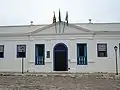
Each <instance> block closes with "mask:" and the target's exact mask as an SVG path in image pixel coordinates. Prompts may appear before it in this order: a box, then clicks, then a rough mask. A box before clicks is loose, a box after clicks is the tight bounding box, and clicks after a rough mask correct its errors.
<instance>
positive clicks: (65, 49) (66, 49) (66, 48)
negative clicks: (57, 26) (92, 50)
mask: <svg viewBox="0 0 120 90" xmlns="http://www.w3.org/2000/svg"><path fill="white" fill-rule="evenodd" d="M58 45H63V46H64V47H65V48H64V50H55V49H56V47H57V46H58ZM57 51H58V52H59V51H66V64H67V65H66V66H67V71H68V47H67V46H66V45H65V44H64V43H57V44H56V45H55V46H54V48H53V70H55V52H57Z"/></svg>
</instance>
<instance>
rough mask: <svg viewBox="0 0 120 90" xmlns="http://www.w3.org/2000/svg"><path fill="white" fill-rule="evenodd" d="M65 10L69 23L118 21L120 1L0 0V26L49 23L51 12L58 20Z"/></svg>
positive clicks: (119, 19)
mask: <svg viewBox="0 0 120 90" xmlns="http://www.w3.org/2000/svg"><path fill="white" fill-rule="evenodd" d="M59 8H60V10H61V17H62V20H64V19H65V12H66V11H68V15H69V22H72V23H82V22H88V19H89V18H91V19H92V22H94V23H101V22H120V0H0V11H1V14H0V25H23V24H29V22H30V21H31V20H32V21H34V24H46V23H52V17H53V11H55V12H56V18H57V20H58V12H59Z"/></svg>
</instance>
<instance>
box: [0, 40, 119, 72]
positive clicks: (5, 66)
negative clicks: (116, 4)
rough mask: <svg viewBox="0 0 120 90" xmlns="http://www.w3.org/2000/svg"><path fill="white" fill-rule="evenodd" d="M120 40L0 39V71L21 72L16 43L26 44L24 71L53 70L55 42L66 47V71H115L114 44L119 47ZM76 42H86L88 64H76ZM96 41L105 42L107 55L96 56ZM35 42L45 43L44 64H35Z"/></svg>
mask: <svg viewBox="0 0 120 90" xmlns="http://www.w3.org/2000/svg"><path fill="white" fill-rule="evenodd" d="M119 42H120V40H117V39H116V40H108V39H107V40H105V39H82V38H81V39H73V40H69V39H51V40H45V39H43V40H42V39H38V40H30V41H29V42H28V41H20V40H19V41H15V40H14V41H12V40H11V41H0V44H1V45H4V50H5V51H4V58H0V71H1V72H3V71H4V72H21V59H20V58H16V52H17V50H16V45H17V44H26V49H27V50H26V58H25V59H24V71H25V72H26V71H27V70H29V72H54V71H53V48H54V46H55V45H56V44H57V43H64V44H66V46H67V47H68V59H69V60H70V61H68V68H70V70H68V71H67V72H115V52H114V48H113V47H114V46H115V45H117V46H118V47H119ZM77 43H87V59H88V65H77V47H76V46H77ZM97 43H107V54H108V57H97ZM35 44H45V65H35ZM46 51H50V58H46ZM119 54H120V53H119V48H118V66H119V72H120V56H119Z"/></svg>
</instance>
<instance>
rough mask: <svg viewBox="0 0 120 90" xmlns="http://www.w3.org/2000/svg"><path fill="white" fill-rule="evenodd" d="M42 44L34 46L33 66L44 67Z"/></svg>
mask: <svg viewBox="0 0 120 90" xmlns="http://www.w3.org/2000/svg"><path fill="white" fill-rule="evenodd" d="M44 48H45V47H44V44H36V45H35V65H44V64H45V62H44V55H45V54H44V53H45V52H44Z"/></svg>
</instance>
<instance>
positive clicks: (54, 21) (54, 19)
mask: <svg viewBox="0 0 120 90" xmlns="http://www.w3.org/2000/svg"><path fill="white" fill-rule="evenodd" d="M53 13H54V16H53V23H56V17H55V11H54V12H53Z"/></svg>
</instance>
